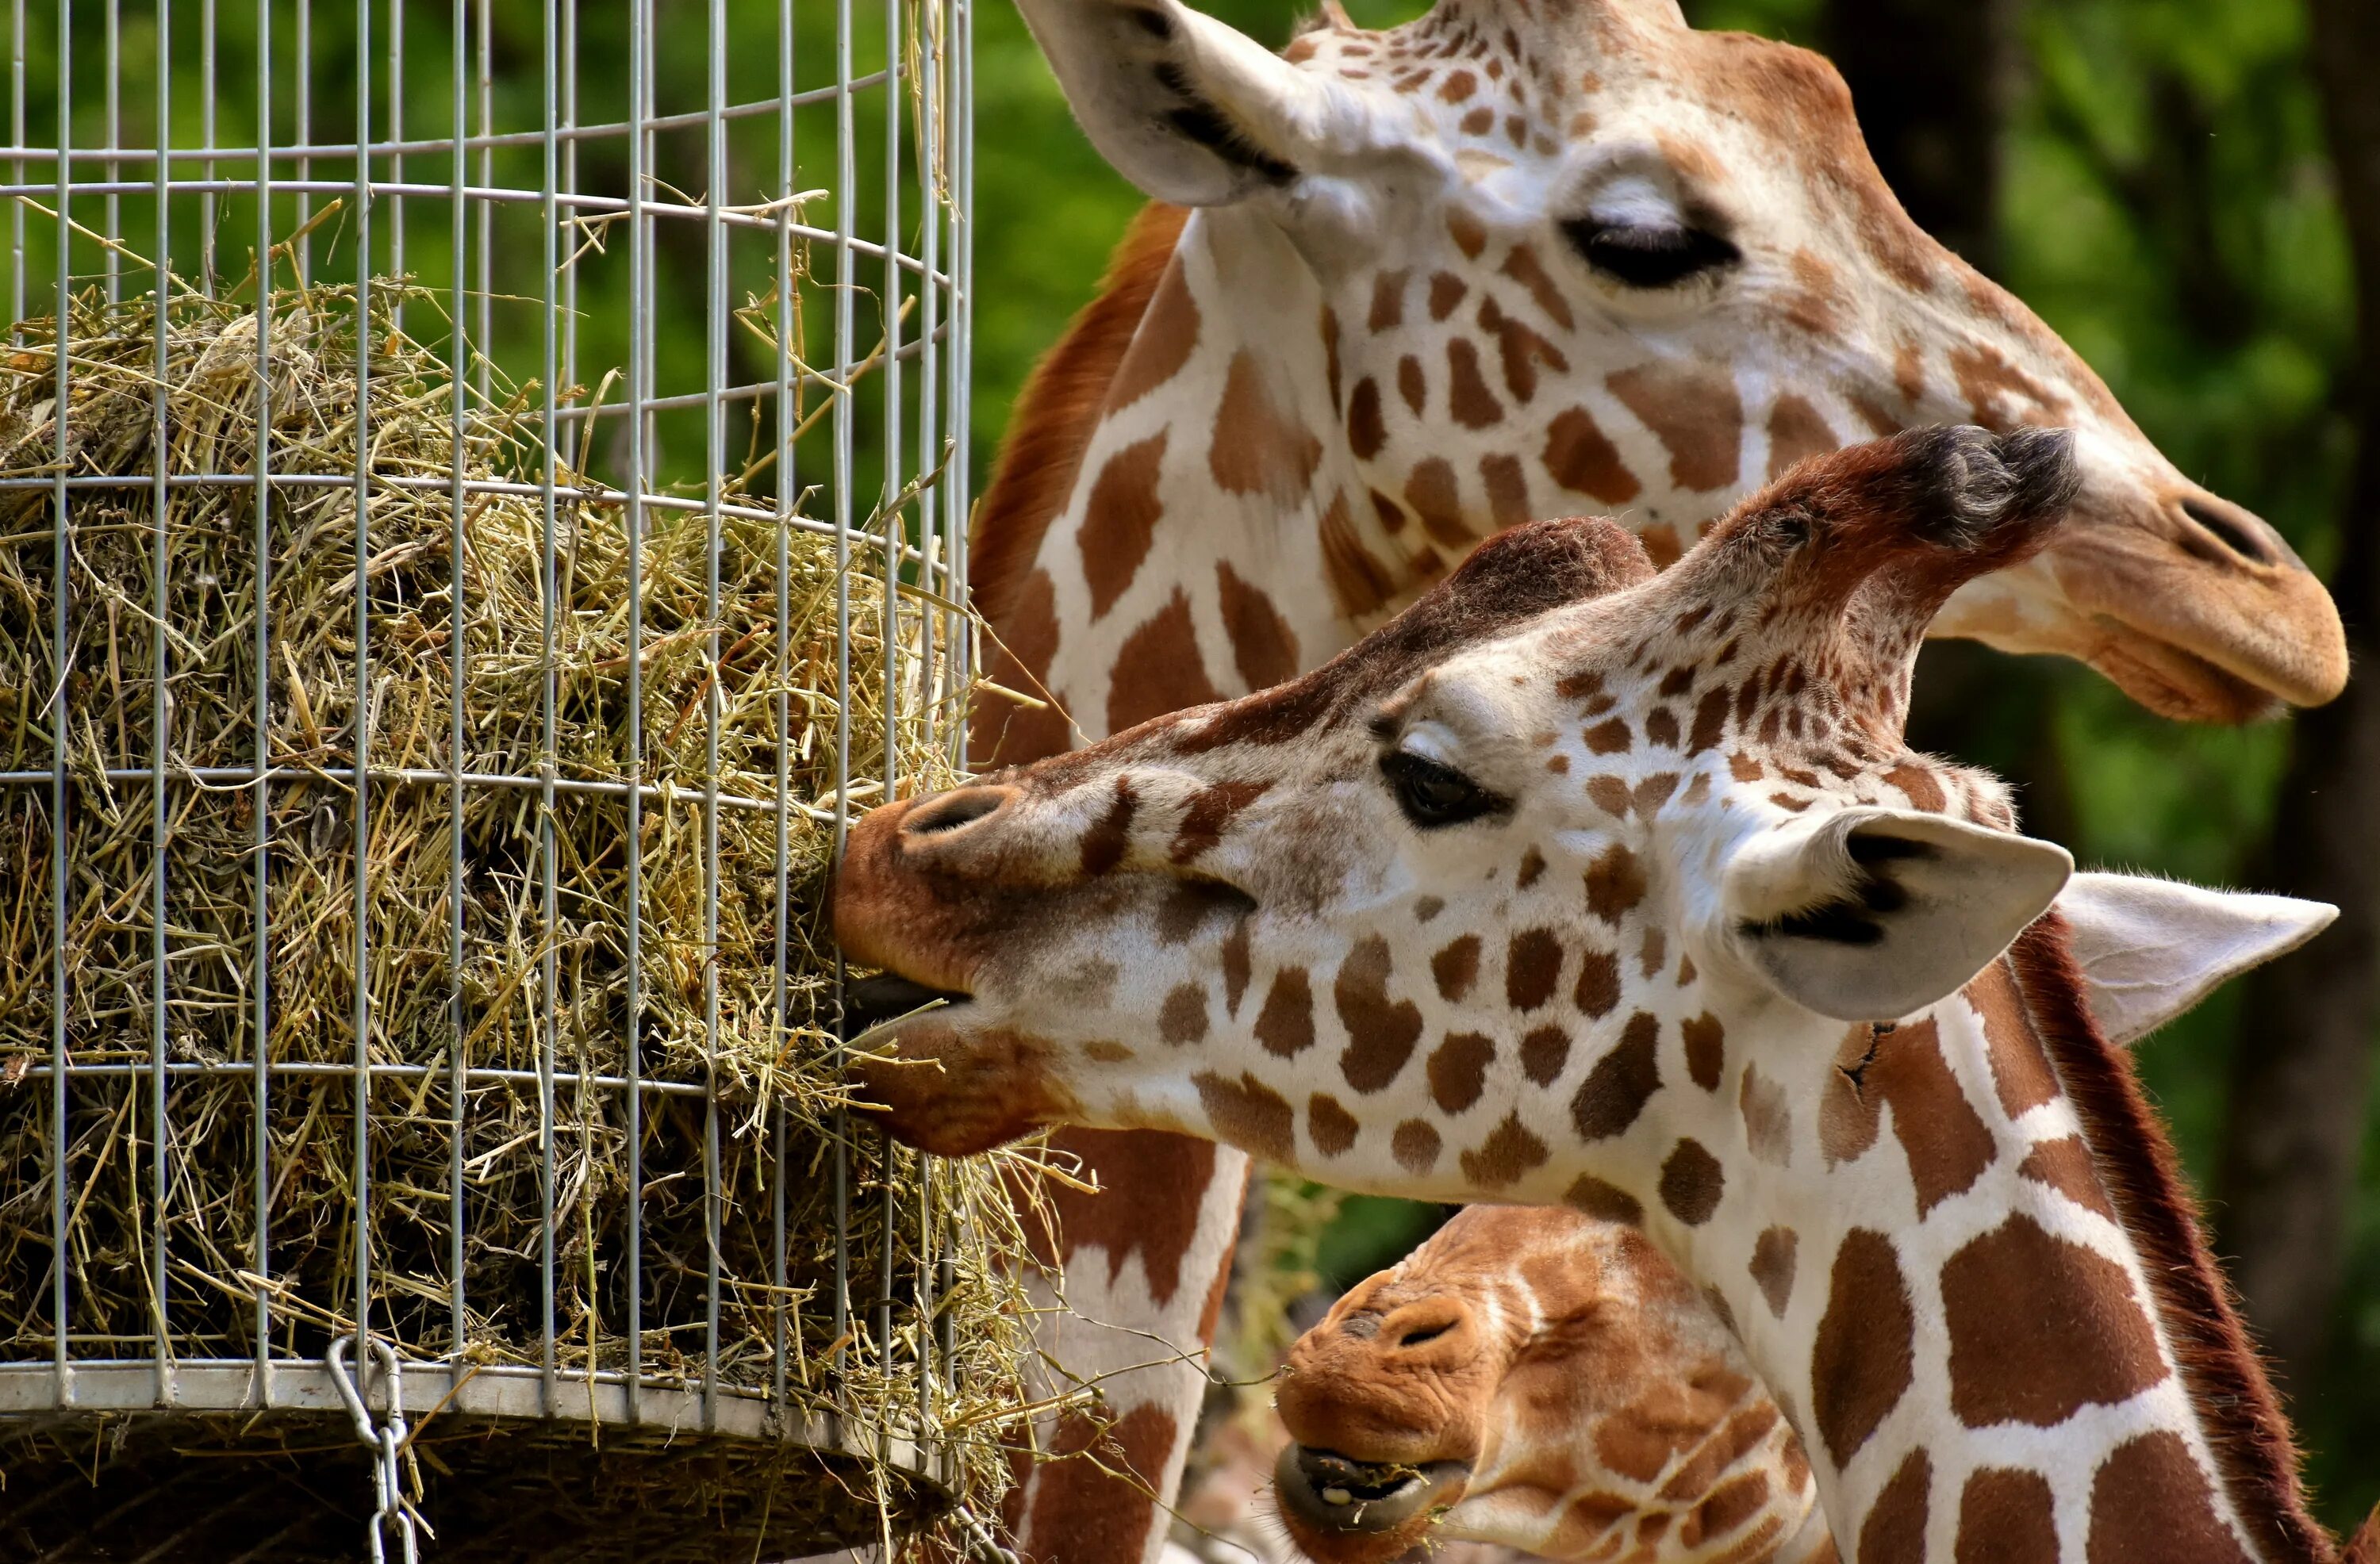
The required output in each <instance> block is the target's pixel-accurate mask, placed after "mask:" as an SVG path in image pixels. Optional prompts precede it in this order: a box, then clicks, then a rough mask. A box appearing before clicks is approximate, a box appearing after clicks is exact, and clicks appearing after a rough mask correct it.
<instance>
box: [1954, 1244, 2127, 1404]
mask: <svg viewBox="0 0 2380 1564" xmlns="http://www.w3.org/2000/svg"><path fill="white" fill-rule="evenodd" d="M1942 1302H1943V1315H1944V1323H1945V1325H1946V1327H1947V1328H1948V1331H1949V1338H1950V1406H1951V1410H1953V1411H1954V1412H1957V1413H1958V1414H1959V1420H1960V1421H1961V1423H1964V1424H1965V1425H1967V1426H1968V1427H1970V1428H1983V1427H1987V1426H1989V1425H1992V1424H1995V1423H2009V1422H2016V1423H2030V1424H2032V1425H2034V1426H2035V1427H2040V1428H2053V1427H2056V1426H2057V1425H2058V1424H2060V1423H2063V1422H2065V1421H2066V1420H2067V1419H2068V1418H2070V1417H2071V1416H2073V1415H2074V1413H2075V1412H2078V1411H2080V1410H2081V1409H2082V1408H2083V1407H2085V1406H2090V1405H2093V1404H2104V1403H2107V1402H2114V1401H2121V1400H2129V1399H2130V1398H2131V1397H2133V1396H2136V1395H2138V1394H2139V1393H2140V1392H2142V1391H2143V1390H2145V1389H2147V1388H2149V1387H2150V1386H2152V1385H2155V1384H2156V1383H2158V1382H2159V1381H2161V1380H2163V1379H2164V1378H2165V1376H2166V1374H2167V1368H2166V1365H2165V1363H2164V1361H2163V1360H2162V1358H2161V1357H2160V1356H2159V1355H2158V1352H2157V1342H2156V1334H2155V1330H2154V1329H2153V1328H2151V1326H2150V1324H2149V1318H2148V1315H2147V1314H2146V1313H2144V1312H2143V1309H2142V1307H2141V1303H2140V1300H2139V1298H2138V1297H2137V1296H2136V1295H2135V1294H2134V1293H2133V1291H2132V1286H2131V1279H2130V1278H2128V1277H2126V1276H2125V1274H2124V1270H2123V1267H2121V1266H2119V1265H2118V1264H2117V1263H2116V1262H2115V1261H2113V1260H2110V1259H2108V1258H2107V1257H2106V1256H2105V1255H2098V1254H2095V1253H2093V1252H2092V1251H2091V1250H2088V1249H2085V1248H2083V1246H2082V1245H2081V1244H2079V1243H2069V1242H2067V1241H2066V1240H2065V1239H2062V1238H2058V1237H2057V1236H2055V1235H2054V1234H2052V1233H2050V1232H2048V1231H2046V1230H2045V1229H2043V1227H2042V1226H2041V1224H2040V1223H2038V1222H2036V1221H2034V1219H2033V1218H2031V1217H2028V1216H2023V1215H2018V1216H2013V1217H2010V1218H2009V1219H2008V1220H2007V1221H2005V1222H2002V1223H2001V1224H2000V1225H1999V1226H1998V1227H1997V1228H1994V1229H1993V1230H1992V1231H1989V1232H1986V1233H1984V1234H1982V1235H1980V1236H1979V1237H1976V1238H1973V1239H1971V1240H1969V1241H1968V1243H1966V1245H1965V1246H1964V1247H1963V1248H1961V1250H1960V1251H1959V1252H1958V1253H1957V1254H1955V1255H1951V1256H1950V1258H1949V1262H1948V1263H1946V1264H1945V1265H1944V1266H1943V1267H1942Z"/></svg>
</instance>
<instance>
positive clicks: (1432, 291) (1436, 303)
mask: <svg viewBox="0 0 2380 1564" xmlns="http://www.w3.org/2000/svg"><path fill="white" fill-rule="evenodd" d="M1470 291H1471V289H1470V287H1469V285H1466V284H1465V283H1464V282H1463V279H1462V278H1460V277H1458V276H1456V275H1454V274H1453V273H1451V272H1439V273H1433V274H1432V275H1431V277H1430V279H1429V318H1430V319H1431V320H1433V321H1443V320H1445V319H1446V318H1447V317H1448V316H1449V315H1451V314H1453V313H1454V311H1455V309H1456V308H1457V307H1458V306H1460V305H1461V304H1462V302H1463V296H1464V295H1465V294H1467V293H1469V292H1470Z"/></svg>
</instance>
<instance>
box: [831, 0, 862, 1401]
mask: <svg viewBox="0 0 2380 1564" xmlns="http://www.w3.org/2000/svg"><path fill="white" fill-rule="evenodd" d="M834 79H835V87H836V93H835V100H834V159H835V181H834V189H835V197H834V202H835V237H834V364H835V378H836V379H837V380H838V381H841V382H844V383H845V384H848V383H849V382H850V379H851V370H852V360H851V329H852V321H851V294H852V286H851V284H852V275H851V259H852V250H853V246H852V230H853V217H854V212H853V210H852V195H853V187H854V186H856V184H857V183H858V178H859V176H858V171H857V169H856V165H855V163H854V160H853V150H852V139H853V134H854V127H853V117H852V112H853V111H852V81H851V0H834ZM852 402H853V398H852V397H850V396H847V395H846V396H838V397H836V398H835V402H834V416H833V418H832V440H833V455H832V464H833V466H832V473H833V477H832V485H831V487H832V493H833V499H832V519H833V522H834V672H835V718H834V778H835V800H836V802H835V811H834V856H835V858H836V859H837V860H838V861H840V860H841V859H842V857H843V849H844V842H845V841H846V840H848V838H849V836H850V834H851V818H850V809H849V807H848V806H847V803H846V798H847V795H848V794H849V792H850V788H851V702H850V699H849V695H850V691H851V444H852V427H851V416H852ZM846 977H847V974H846V972H845V970H844V960H843V957H842V954H841V952H837V953H836V956H835V964H834V988H835V1000H836V1013H837V1017H838V1021H839V1020H840V1017H841V1013H842V999H843V989H844V982H845V980H846ZM843 1030H844V1028H843V1027H842V1026H841V1025H840V1024H838V1026H837V1028H836V1031H837V1033H838V1035H840V1033H841V1032H842V1031H843ZM843 1068H844V1057H843V1055H842V1053H841V1052H840V1050H838V1053H837V1057H836V1069H837V1073H838V1074H839V1073H841V1071H842V1070H843ZM850 1124H851V1119H850V1115H849V1114H848V1113H846V1112H843V1111H840V1110H838V1111H837V1113H836V1114H835V1119H834V1124H833V1128H832V1135H833V1139H834V1151H833V1158H832V1163H833V1166H832V1188H833V1201H834V1308H833V1317H832V1322H831V1327H830V1328H831V1330H832V1337H833V1340H836V1341H837V1342H841V1341H844V1340H846V1339H847V1338H848V1336H849V1334H850V1329H851V1152H850V1149H849V1147H850ZM843 1351H844V1349H842V1348H840V1347H838V1348H837V1349H836V1351H835V1352H834V1354H833V1355H832V1357H831V1358H830V1359H829V1366H830V1368H831V1369H839V1368H840V1367H841V1366H842V1363H843Z"/></svg>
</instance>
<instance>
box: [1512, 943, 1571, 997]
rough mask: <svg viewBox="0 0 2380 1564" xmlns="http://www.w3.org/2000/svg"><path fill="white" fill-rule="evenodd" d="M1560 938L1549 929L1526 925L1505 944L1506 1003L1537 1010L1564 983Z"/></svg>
mask: <svg viewBox="0 0 2380 1564" xmlns="http://www.w3.org/2000/svg"><path fill="white" fill-rule="evenodd" d="M1561 966H1562V947H1561V940H1560V938H1559V937H1557V936H1556V935H1555V933H1554V931H1553V930H1552V929H1550V928H1524V929H1522V930H1521V931H1520V932H1519V933H1517V934H1515V935H1513V936H1512V940H1511V941H1510V942H1509V943H1507V944H1506V946H1505V947H1504V1002H1505V1003H1507V1004H1509V1005H1511V1006H1512V1008H1513V1009H1514V1010H1517V1011H1522V1012H1528V1011H1533V1010H1536V1008H1537V1007H1538V1006H1540V1005H1542V1004H1544V1003H1545V1002H1546V1001H1547V1000H1549V999H1552V998H1553V997H1554V989H1555V988H1556V987H1557V986H1558V985H1559V984H1560V982H1561Z"/></svg>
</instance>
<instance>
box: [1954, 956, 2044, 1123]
mask: <svg viewBox="0 0 2380 1564" xmlns="http://www.w3.org/2000/svg"><path fill="white" fill-rule="evenodd" d="M1966 996H1967V1002H1968V1003H1969V1004H1971V1005H1973V1007H1974V1009H1975V1012H1976V1014H1978V1015H1980V1016H1982V1017H1983V1023H1984V1050H1985V1054H1986V1055H1987V1056H1988V1057H1989V1059H1990V1060H1991V1065H1992V1085H1993V1086H1994V1087H1995V1088H1996V1089H1997V1090H1998V1092H1999V1097H2000V1110H2001V1111H2002V1112H2004V1113H2006V1114H2007V1115H2008V1116H2009V1117H2010V1118H2011V1119H2014V1118H2017V1117H2019V1116H2020V1115H2022V1114H2023V1113H2025V1112H2027V1111H2029V1110H2031V1109H2035V1108H2038V1107H2040V1106H2041V1105H2042V1104H2043V1103H2045V1102H2047V1101H2049V1100H2051V1099H2052V1098H2053V1097H2057V1096H2058V1077H2057V1075H2056V1074H2055V1073H2052V1071H2051V1070H2050V1067H2049V1056H2048V1054H2047V1053H2046V1051H2045V1049H2043V1047H2042V1043H2041V1039H2040V1038H2039V1037H2035V1036H2034V1030H2033V1023H2032V1021H2031V1020H2030V1019H2029V1018H2028V1017H2027V1016H2026V1014H2025V1011H2024V1000H2023V998H2022V996H2021V995H2020V994H2019V993H2018V992H2017V987H2016V979H2015V977H2014V976H2013V975H2012V974H2011V973H2010V970H2009V967H2008V964H2006V963H2004V962H1994V963H1993V964H1991V965H1989V966H1987V967H1985V969H1984V970H1983V971H1982V972H1980V973H1978V974H1977V975H1976V976H1975V980H1974V981H1973V982H1972V983H1970V984H1968V985H1967V988H1966Z"/></svg>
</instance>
